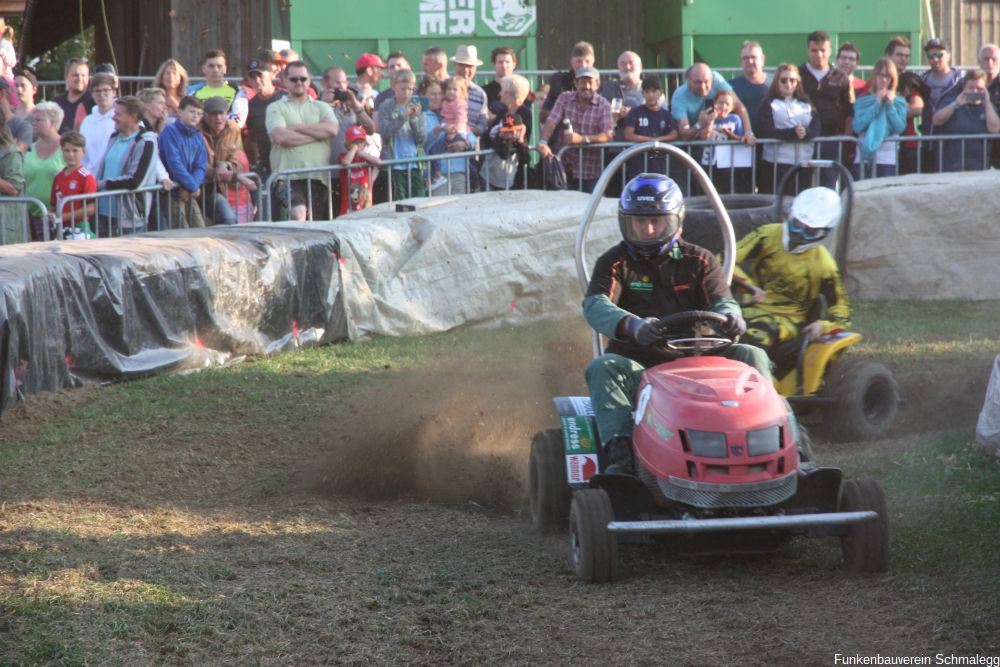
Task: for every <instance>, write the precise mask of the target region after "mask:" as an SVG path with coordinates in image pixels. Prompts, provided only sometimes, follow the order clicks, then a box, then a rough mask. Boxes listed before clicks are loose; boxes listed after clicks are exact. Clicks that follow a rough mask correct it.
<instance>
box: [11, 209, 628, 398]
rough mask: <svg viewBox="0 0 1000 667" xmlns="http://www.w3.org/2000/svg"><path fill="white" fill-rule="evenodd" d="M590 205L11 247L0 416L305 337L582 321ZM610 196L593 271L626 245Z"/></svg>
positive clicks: (386, 213)
mask: <svg viewBox="0 0 1000 667" xmlns="http://www.w3.org/2000/svg"><path fill="white" fill-rule="evenodd" d="M587 200H588V195H583V194H580V193H575V192H538V191H528V192H521V191H519V192H494V193H483V194H476V195H462V196H461V197H454V198H449V199H446V200H442V199H437V200H413V202H412V203H415V204H416V205H417V206H425V205H427V204H431V205H430V206H427V207H426V208H421V209H419V210H417V211H413V212H407V213H397V212H396V211H395V207H394V205H392V204H386V205H382V206H379V207H375V208H372V209H368V210H366V211H362V212H358V213H355V214H352V215H350V216H346V217H343V218H340V219H338V220H335V221H328V222H311V223H275V224H252V225H239V226H235V227H214V228H209V229H204V230H202V229H199V230H185V231H171V232H162V233H155V234H144V235H139V236H133V237H128V238H124V239H112V240H101V241H70V242H52V243H44V244H23V245H17V246H5V247H0V295H2V298H0V409H3V408H5V407H9V406H10V405H11V403H12V402H13V401H14V400H15V399H16V397H17V393H18V391H21V392H24V393H34V392H38V391H47V390H48V391H51V390H57V389H61V388H64V387H70V386H76V385H79V384H81V383H84V382H99V381H108V380H118V379H126V378H131V377H142V376H146V375H151V374H154V373H158V372H164V371H174V370H180V369H185V368H191V367H200V366H205V365H207V364H211V363H219V362H221V361H224V360H225V359H226V358H227V357H228V356H230V355H238V354H268V353H271V352H273V351H276V350H280V349H284V348H285V347H288V346H291V345H294V344H296V343H298V342H300V341H306V342H307V341H314V342H318V343H327V342H332V341H337V340H344V339H348V338H351V339H355V338H359V337H363V336H368V335H391V336H402V335H418V334H426V333H432V332H436V331H445V330H448V329H452V328H455V327H459V326H464V325H496V324H501V323H522V322H528V321H534V320H538V319H545V318H555V317H565V316H567V315H572V314H575V313H579V312H580V304H581V300H582V295H581V291H580V286H579V283H578V280H577V274H576V268H575V264H574V260H573V247H574V241H575V237H576V229H577V226H578V224H579V221H580V216H581V214H582V212H583V211H584V209H585V208H586V204H587ZM616 210H617V209H616V202H615V200H612V199H607V200H604V201H603V202H602V204H601V206H600V208H599V210H598V215H597V217H596V218H595V220H594V224H593V226H592V228H591V234H590V237H589V246H588V247H589V249H590V250H589V252H588V264H590V265H592V264H593V261H594V259H596V257H597V255H599V254H600V253H601V252H603V251H604V250H605V249H607V248H608V247H610V246H611V245H613V244H615V243H617V242H618V241H619V238H620V237H619V235H618V225H617V213H616Z"/></svg>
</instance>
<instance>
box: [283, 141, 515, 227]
mask: <svg viewBox="0 0 1000 667" xmlns="http://www.w3.org/2000/svg"><path fill="white" fill-rule="evenodd" d="M490 155H493V151H492V150H476V151H463V152H460V153H442V154H438V155H419V156H415V157H412V158H398V159H391V160H382V161H381V162H380V164H379V165H378V166H377V167H376V166H373V167H372V169H373V170H374V169H377V170H378V172H379V178H385V179H386V188H387V201H390V202H392V201H396V199H408V198H409V196H410V195H408V196H406V197H399V196H398V195H399V194H400V193H398V192H396V185H395V184H394V182H393V174H392V172H393V171H403V170H394V169H393V166H396V165H415V167H413V168H409V169H406V170H405V174H406V175H405V187H406V190H407V193H409V192H413V191H414V186H415V184H416V181H415V179H418V178H419V179H421V180H422V181H423V183H422V185H421V187H422V189H423V190H424V191H426V195H425V196H429V197H435V196H449V195H456V194H466V193H468V192H471V191H475V190H479V189H487V188H486V187H484V184H483V183H481V181H480V169H479V165H478V164H477V162H479V161H485V160H486V159H487V158H488V157H489V156H490ZM453 160H462V161H463V166H462V169H461V171H456V170H454V169H453V166H452V165H450V164H444V165H443V166H444V167H445V168H447V171H446V172H444V173H446V174H448V175H449V176H450V175H455V174H458V175H461V176H462V177H463V178H462V180H455V179H452V178H448V177H447V176H446V177H445V182H444V183H441V185H439V186H438V187H431V186H432V185H433V181H434V174H435V173H436V172H435V170H434V169H435V167H436V166H438V165H441V164H442V163H450V162H452V161H453ZM348 167H349V166H348V165H341V164H331V165H325V166H320V167H302V168H299V169H287V170H283V171H276V172H273V173H272V174H271V175H270V176H269V177H268V179H267V182H266V184H265V186H264V188H263V190H264V196H266V197H268V198H271V199H272V202H271V206H270V208H269V210H270V211H271V212H272V213H274V212H276V211H278V208H277V206H275V205H274V203H273V199H274V198H277V199H278V202H279V203H280V202H282V201H283V202H289V201H290V200H291V196H292V187H293V185H292V184H293V183H294V182H295V181H296V180H304V178H295V177H297V176H298V177H303V176H305V175H307V174H319V175H321V178H318V179H317V178H313V179H312V180H316V181H319V182H320V184H322V185H323V188H324V191H325V192H314V189H313V188H312V187H310V188H306V189H305V192H301V193H300V196H304V197H305V199H306V206H307V208H308V213H307V218H308V219H310V220H312V219H313V210H314V208H315V203H316V202H315V201H314V198H315V197H317V196H325V197H326V205H327V210H328V211H332V210H333V208H332V207H333V206H334V205H336V206H337V207H338V209H337V210H339V206H340V201H336V202H334V201H333V193H334V191H339V189H340V185H339V183H338V184H337V187H336V188H334V187H332V186H333V182H334V178H335V177H336V178H337V180H338V181H339V177H340V173H341V172H343V171H344V170H345V169H347V168H348ZM528 168H529V165H520V166H519V169H522V170H523V171H522V173H523V174H524V176H522V180H523V182H525V183H526V182H527V169H528ZM399 178H404V177H403V176H400V177H399ZM371 181H372V186H373V187H374V181H375V179H371ZM463 181H464V183H463ZM442 188H443V190H442ZM488 189H490V190H498V189H510V188H509V187H504V188H497V187H492V186H491V187H489V188H488ZM435 192H437V194H435ZM404 194H405V193H404Z"/></svg>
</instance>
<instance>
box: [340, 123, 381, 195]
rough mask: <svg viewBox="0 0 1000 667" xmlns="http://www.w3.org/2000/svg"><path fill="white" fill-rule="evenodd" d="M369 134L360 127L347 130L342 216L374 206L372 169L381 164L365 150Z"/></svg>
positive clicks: (341, 157)
mask: <svg viewBox="0 0 1000 667" xmlns="http://www.w3.org/2000/svg"><path fill="white" fill-rule="evenodd" d="M367 141H368V134H367V133H366V132H365V128H363V127H361V126H360V125H352V126H351V127H349V128H347V136H346V138H345V139H344V145H345V146H346V147H347V150H346V152H344V153H341V155H340V164H342V165H344V166H346V167H347V168H346V169H341V171H340V193H341V194H340V214H341V215H344V214H345V213H349V212H350V211H360V210H361V209H363V208H368V207H369V206H371V205H372V186H371V183H372V181H373V180H375V179H374V178H372V173H371V172H372V168H373V167H377V166H378V165H379V164H380V162H379V159H378V158H377V157H373V156H372V155H370V154H369V153H368V152H367V151H366V150H365V144H366V143H367Z"/></svg>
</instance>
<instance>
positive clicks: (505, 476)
mask: <svg viewBox="0 0 1000 667" xmlns="http://www.w3.org/2000/svg"><path fill="white" fill-rule="evenodd" d="M589 359H590V348H589V344H588V342H587V340H586V339H585V338H579V337H577V338H573V339H570V338H553V339H550V340H547V341H543V342H540V343H539V344H538V345H536V346H535V347H534V348H532V349H524V350H522V351H521V352H520V353H519V354H518V355H517V356H516V358H510V357H506V358H497V355H496V353H495V352H494V351H492V350H491V349H490V348H489V347H488V346H484V347H483V353H482V354H481V355H478V356H475V357H470V358H449V359H441V360H440V362H439V363H437V364H435V367H434V368H433V369H431V370H426V369H424V370H421V371H400V372H395V371H391V370H390V371H389V375H388V376H386V377H384V378H380V379H379V380H378V381H377V382H375V383H374V384H373V385H372V386H368V387H365V388H361V389H359V390H357V392H356V393H353V394H349V395H342V396H337V397H333V398H332V406H331V410H330V419H329V421H328V422H327V423H326V424H324V425H322V427H321V428H319V429H317V432H318V433H323V434H324V437H325V438H326V439H327V442H326V443H325V451H326V452H328V455H327V456H326V457H325V459H324V460H322V461H321V462H320V464H319V469H318V470H316V471H315V474H316V476H317V479H316V482H315V483H316V485H317V486H318V488H319V489H320V491H321V492H322V493H324V494H331V495H351V496H356V497H361V498H371V499H384V498H420V499H426V500H429V501H433V502H440V503H456V504H467V503H470V502H471V503H476V504H479V505H482V506H486V507H491V508H497V509H503V510H510V509H516V508H519V507H522V506H523V505H525V504H526V502H527V486H526V483H527V474H528V457H529V453H530V446H531V438H532V436H533V435H534V433H535V432H536V431H539V430H542V429H546V428H554V427H556V426H558V418H557V417H556V414H555V409H554V408H553V406H552V400H551V399H552V397H554V396H557V395H581V394H585V393H586V386H585V384H584V379H583V371H584V368H585V367H586V364H587V362H588V361H589Z"/></svg>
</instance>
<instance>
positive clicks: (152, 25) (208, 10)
mask: <svg viewBox="0 0 1000 667" xmlns="http://www.w3.org/2000/svg"><path fill="white" fill-rule="evenodd" d="M269 6H270V3H269V2H264V1H262V0H143V2H142V3H136V2H133V1H130V0H113V1H112V2H110V3H109V12H108V22H109V24H110V29H111V35H112V42H113V44H114V50H115V56H116V58H117V60H118V64H119V69H120V70H121V72H122V73H123V74H137V75H139V74H142V75H150V74H155V73H156V70H157V68H158V67H159V65H160V63H162V62H163V61H164V60H166V59H167V58H170V57H173V58H176V59H177V60H179V61H180V62H181V63H182V64H183V65H184V66H185V67H186V68H187V70H188V72H189V73H190V74H191V75H193V76H201V73H200V69H199V65H200V63H201V57H202V55H204V53H205V51H207V50H209V49H213V48H219V49H222V50H223V51H225V52H226V54H227V55H228V57H229V58H228V60H229V68H230V74H235V75H238V74H240V73H242V71H243V68H244V67H245V66H246V63H247V62H248V61H249V60H250V59H251V58H252V57H253V55H254V54H255V53H256V52H257V51H258V50H259V49H261V48H263V47H264V46H267V45H270V43H271V35H270V10H269ZM97 47H98V60H99V61H101V62H104V61H108V60H110V58H109V54H108V46H107V43H106V41H105V40H100V39H98V43H97Z"/></svg>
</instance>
